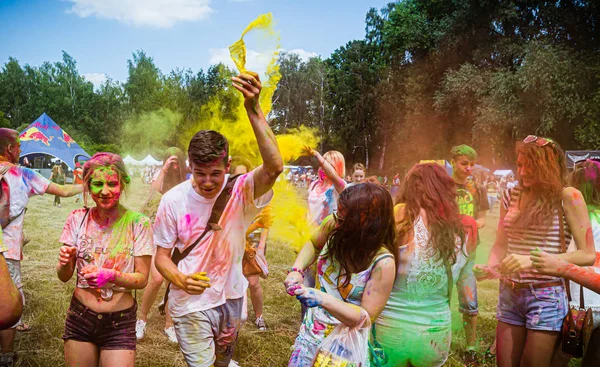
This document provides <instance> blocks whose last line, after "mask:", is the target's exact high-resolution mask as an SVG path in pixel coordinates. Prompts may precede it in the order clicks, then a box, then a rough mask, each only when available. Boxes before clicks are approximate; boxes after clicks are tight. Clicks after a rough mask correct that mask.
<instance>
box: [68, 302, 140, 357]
mask: <svg viewBox="0 0 600 367" xmlns="http://www.w3.org/2000/svg"><path fill="white" fill-rule="evenodd" d="M136 313H137V302H136V303H134V305H133V306H131V307H129V308H128V309H126V310H122V311H117V312H94V311H92V310H90V309H89V308H88V307H86V306H85V305H84V304H83V303H81V302H79V301H78V300H77V299H76V298H75V297H73V298H72V299H71V306H70V307H69V309H68V310H67V320H66V322H65V333H64V335H63V340H76V341H79V342H87V343H93V344H95V345H96V346H97V347H98V348H100V349H101V350H135V323H136V318H137V316H136Z"/></svg>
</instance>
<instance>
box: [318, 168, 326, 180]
mask: <svg viewBox="0 0 600 367" xmlns="http://www.w3.org/2000/svg"><path fill="white" fill-rule="evenodd" d="M319 180H321V181H323V180H325V171H323V170H322V169H320V168H319Z"/></svg>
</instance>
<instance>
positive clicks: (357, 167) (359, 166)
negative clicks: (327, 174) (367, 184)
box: [352, 163, 367, 174]
mask: <svg viewBox="0 0 600 367" xmlns="http://www.w3.org/2000/svg"><path fill="white" fill-rule="evenodd" d="M356 171H363V172H364V173H365V174H366V173H367V169H366V168H365V166H364V165H363V164H362V163H356V164H355V165H354V167H352V173H354V172H356Z"/></svg>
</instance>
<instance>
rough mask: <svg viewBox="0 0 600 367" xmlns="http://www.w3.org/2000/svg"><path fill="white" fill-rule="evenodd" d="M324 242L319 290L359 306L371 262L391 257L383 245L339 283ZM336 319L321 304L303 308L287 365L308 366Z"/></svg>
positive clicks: (318, 279)
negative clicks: (366, 262) (369, 262)
mask: <svg viewBox="0 0 600 367" xmlns="http://www.w3.org/2000/svg"><path fill="white" fill-rule="evenodd" d="M326 253H327V246H325V247H324V248H323V250H322V251H321V254H320V255H319V259H318V262H317V273H318V278H317V286H316V288H317V289H319V290H321V291H322V292H325V293H328V294H330V295H332V296H334V297H335V298H337V299H339V300H341V301H344V302H348V303H351V304H353V305H357V306H360V304H361V302H362V298H363V292H364V290H365V286H366V285H367V283H368V281H369V279H371V272H372V271H373V269H374V268H375V265H376V264H377V263H378V262H379V261H381V260H383V259H385V258H393V256H392V254H391V253H390V252H389V251H388V250H387V249H385V248H383V247H382V248H381V250H380V251H379V252H378V254H377V255H376V256H375V257H374V259H373V261H372V262H371V264H370V265H369V267H368V268H367V269H366V270H363V271H361V272H360V273H357V274H352V277H351V278H350V282H349V283H348V285H347V286H345V287H342V286H341V285H342V284H343V283H344V280H345V277H340V267H339V264H338V263H337V262H336V261H332V260H331V259H330V258H327V257H325V256H324V254H326ZM339 323H340V322H339V321H338V320H337V319H336V318H335V317H333V316H332V315H331V314H330V313H329V312H327V311H326V310H325V309H323V308H322V307H311V308H309V309H308V311H307V312H306V315H305V316H304V320H303V322H302V325H301V326H300V332H299V333H298V337H297V338H296V342H295V343H294V347H293V352H292V356H291V358H290V361H289V364H288V366H293V367H310V366H312V360H313V358H314V357H315V354H316V352H317V347H318V346H319V344H321V342H322V341H323V339H325V338H326V337H327V335H329V334H330V333H331V332H332V331H333V329H335V327H336V326H337V325H338V324H339Z"/></svg>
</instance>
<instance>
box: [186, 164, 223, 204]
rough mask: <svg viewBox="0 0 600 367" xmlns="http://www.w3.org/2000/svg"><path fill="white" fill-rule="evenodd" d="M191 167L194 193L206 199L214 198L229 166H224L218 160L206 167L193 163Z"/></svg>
mask: <svg viewBox="0 0 600 367" xmlns="http://www.w3.org/2000/svg"><path fill="white" fill-rule="evenodd" d="M191 165H192V177H193V179H194V183H195V185H196V192H197V193H199V194H200V195H202V196H203V197H205V198H207V199H212V198H214V197H216V196H217V194H218V193H219V191H220V190H221V186H223V182H224V181H225V174H226V173H227V172H228V171H229V164H227V166H225V164H224V163H223V161H222V160H220V159H219V161H218V162H215V163H211V164H207V165H197V164H195V163H193V162H191Z"/></svg>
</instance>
